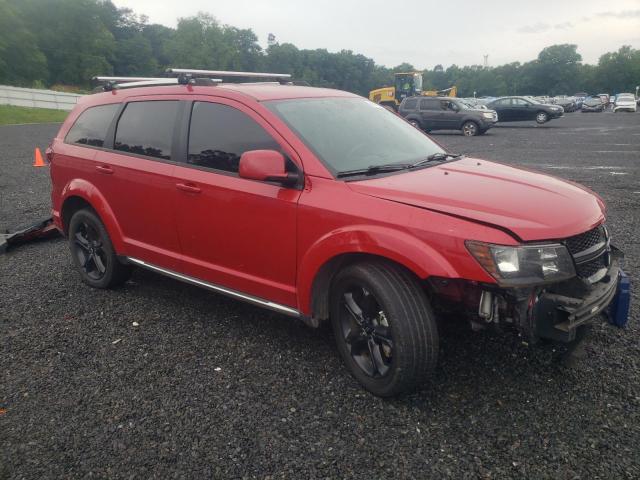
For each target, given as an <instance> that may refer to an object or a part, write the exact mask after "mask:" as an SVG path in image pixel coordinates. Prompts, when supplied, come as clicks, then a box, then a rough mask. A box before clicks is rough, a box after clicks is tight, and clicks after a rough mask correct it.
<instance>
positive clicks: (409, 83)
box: [369, 72, 457, 110]
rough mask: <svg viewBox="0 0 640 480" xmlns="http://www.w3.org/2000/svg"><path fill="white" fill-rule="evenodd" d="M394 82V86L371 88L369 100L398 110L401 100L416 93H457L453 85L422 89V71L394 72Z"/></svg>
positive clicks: (448, 94) (452, 95)
mask: <svg viewBox="0 0 640 480" xmlns="http://www.w3.org/2000/svg"><path fill="white" fill-rule="evenodd" d="M393 83H394V86H393V87H382V88H376V89H375V90H371V91H370V92H369V100H371V101H372V102H376V103H379V104H380V105H382V106H383V107H386V108H389V109H393V110H398V107H399V106H400V102H402V100H403V99H405V98H406V97H413V96H415V95H428V96H432V97H437V96H448V97H455V96H456V95H457V88H456V87H451V88H448V89H446V90H437V91H436V90H429V91H426V92H424V91H422V72H404V73H396V74H394V82H393Z"/></svg>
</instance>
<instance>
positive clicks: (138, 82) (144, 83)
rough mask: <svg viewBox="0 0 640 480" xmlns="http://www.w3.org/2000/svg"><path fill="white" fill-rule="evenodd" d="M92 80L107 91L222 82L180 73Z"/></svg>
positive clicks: (210, 84) (95, 78) (211, 84)
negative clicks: (168, 75) (164, 75)
mask: <svg viewBox="0 0 640 480" xmlns="http://www.w3.org/2000/svg"><path fill="white" fill-rule="evenodd" d="M93 80H95V81H97V82H99V83H101V84H102V85H101V86H100V87H98V88H101V90H100V91H106V92H109V91H111V90H116V89H120V88H135V87H149V86H154V85H155V86H161V85H176V84H180V85H200V86H202V85H206V86H213V85H215V84H217V83H220V82H222V80H220V79H218V78H209V77H204V78H201V77H193V76H191V75H180V76H179V77H178V78H176V77H93Z"/></svg>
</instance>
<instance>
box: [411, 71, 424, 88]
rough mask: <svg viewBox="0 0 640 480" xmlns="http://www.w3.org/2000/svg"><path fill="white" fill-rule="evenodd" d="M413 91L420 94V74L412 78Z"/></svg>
mask: <svg viewBox="0 0 640 480" xmlns="http://www.w3.org/2000/svg"><path fill="white" fill-rule="evenodd" d="M413 89H414V91H415V92H416V93H420V92H422V74H421V73H420V74H416V75H414V76H413Z"/></svg>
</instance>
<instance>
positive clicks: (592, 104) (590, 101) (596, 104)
mask: <svg viewBox="0 0 640 480" xmlns="http://www.w3.org/2000/svg"><path fill="white" fill-rule="evenodd" d="M581 110H582V111H583V112H602V111H604V103H602V98H600V97H599V96H598V95H595V96H592V97H587V98H585V99H584V100H583V101H582V107H581Z"/></svg>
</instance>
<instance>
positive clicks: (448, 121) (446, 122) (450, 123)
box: [440, 100, 461, 130]
mask: <svg viewBox="0 0 640 480" xmlns="http://www.w3.org/2000/svg"><path fill="white" fill-rule="evenodd" d="M440 109H441V110H442V111H441V112H440V118H441V121H440V123H441V124H442V128H444V129H447V130H458V129H459V128H460V118H461V115H460V113H459V109H458V106H457V105H456V104H455V102H452V101H451V100H440Z"/></svg>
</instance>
